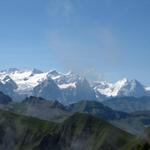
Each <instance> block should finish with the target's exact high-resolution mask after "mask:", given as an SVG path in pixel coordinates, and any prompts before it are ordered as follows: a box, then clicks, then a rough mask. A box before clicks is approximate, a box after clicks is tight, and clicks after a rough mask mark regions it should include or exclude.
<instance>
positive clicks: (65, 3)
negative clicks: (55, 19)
mask: <svg viewBox="0 0 150 150" xmlns="http://www.w3.org/2000/svg"><path fill="white" fill-rule="evenodd" d="M73 9H74V5H73V2H72V0H50V1H49V14H50V15H52V16H56V15H61V16H62V15H64V16H69V15H70V14H71V13H72V12H73Z"/></svg>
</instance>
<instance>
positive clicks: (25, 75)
mask: <svg viewBox="0 0 150 150" xmlns="http://www.w3.org/2000/svg"><path fill="white" fill-rule="evenodd" d="M148 89H149V88H148V87H145V86H144V85H142V84H141V83H140V82H139V81H137V80H131V81H129V80H128V79H123V80H119V81H117V82H116V83H114V84H113V83H109V82H106V81H93V82H89V81H88V80H87V79H86V78H85V77H83V76H80V75H78V74H75V73H73V72H68V73H66V74H63V73H60V72H57V71H55V70H51V71H49V72H42V71H40V70H38V69H33V70H19V69H16V68H11V69H8V70H3V71H0V91H2V92H3V93H5V94H7V95H9V96H10V97H12V98H13V100H15V101H17V100H23V99H24V98H25V97H27V96H38V97H43V98H45V99H48V100H58V101H60V102H61V103H63V104H70V103H74V102H77V101H80V100H98V101H104V100H107V99H109V98H111V97H136V98H139V97H143V96H149V95H150V91H149V90H148Z"/></svg>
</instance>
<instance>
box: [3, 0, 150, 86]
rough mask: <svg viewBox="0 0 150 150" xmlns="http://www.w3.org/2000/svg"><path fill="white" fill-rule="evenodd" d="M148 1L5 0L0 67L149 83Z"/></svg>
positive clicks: (149, 40) (149, 37) (149, 26)
mask: <svg viewBox="0 0 150 150" xmlns="http://www.w3.org/2000/svg"><path fill="white" fill-rule="evenodd" d="M149 8H150V1H149V0H125V1H124V0H13V1H12V0H1V1H0V68H1V69H5V68H9V67H17V68H39V69H43V70H49V69H56V70H59V71H63V72H65V71H66V70H73V71H75V72H80V73H82V74H85V75H87V76H88V77H89V76H90V77H93V78H100V79H106V80H110V81H116V80H118V79H120V78H123V77H127V78H129V79H133V78H136V79H138V80H140V81H141V82H142V83H144V84H150V67H149V65H150V19H149V18H150V9H149Z"/></svg>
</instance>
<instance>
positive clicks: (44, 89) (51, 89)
mask: <svg viewBox="0 0 150 150" xmlns="http://www.w3.org/2000/svg"><path fill="white" fill-rule="evenodd" d="M33 95H34V96H37V97H43V98H45V99H48V100H50V99H52V100H57V99H59V98H60V96H61V93H60V90H59V88H58V86H57V85H56V83H55V82H54V81H53V80H52V79H48V80H45V81H43V82H42V83H41V84H39V85H38V86H36V87H35V88H34V89H33Z"/></svg>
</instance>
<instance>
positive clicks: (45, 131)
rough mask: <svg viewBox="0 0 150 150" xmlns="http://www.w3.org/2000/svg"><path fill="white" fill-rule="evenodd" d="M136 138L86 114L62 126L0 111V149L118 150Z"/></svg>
mask: <svg viewBox="0 0 150 150" xmlns="http://www.w3.org/2000/svg"><path fill="white" fill-rule="evenodd" d="M133 138H134V137H133V136H132V135H130V134H128V133H126V132H124V131H122V130H120V129H118V128H115V127H113V126H112V125H110V124H108V123H106V122H105V121H102V120H99V119H97V118H94V117H92V116H90V115H87V114H81V113H76V114H74V115H73V116H71V117H69V118H68V119H67V120H65V121H64V122H63V123H61V124H59V123H53V122H48V121H43V120H39V119H36V118H31V117H25V116H21V115H16V114H14V113H10V112H7V111H2V110H0V150H85V149H86V150H117V149H118V150H119V149H120V148H122V147H124V146H125V145H126V144H128V143H129V142H130V141H131V140H132V139H133Z"/></svg>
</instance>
